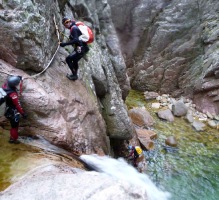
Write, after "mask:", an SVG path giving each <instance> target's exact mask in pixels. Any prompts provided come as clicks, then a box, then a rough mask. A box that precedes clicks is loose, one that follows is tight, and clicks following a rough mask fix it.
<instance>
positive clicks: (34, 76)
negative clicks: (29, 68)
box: [1, 15, 60, 80]
mask: <svg viewBox="0 0 219 200" xmlns="http://www.w3.org/2000/svg"><path fill="white" fill-rule="evenodd" d="M53 21H54V24H55V29H56V35H57V37H58V47H57V49H56V51H55V53H54V54H53V56H52V58H51V60H50V61H49V63H48V64H47V66H46V68H45V69H44V70H43V71H41V72H40V73H38V74H35V75H33V76H30V77H26V78H23V80H24V79H28V78H36V77H37V76H39V75H41V74H43V73H44V72H45V71H46V70H47V69H48V68H49V66H50V64H51V62H52V61H53V59H54V57H55V55H56V53H57V52H58V50H59V44H60V36H59V29H58V26H57V24H56V19H55V15H54V17H53ZM1 73H3V74H7V75H11V76H13V75H12V74H9V73H7V72H3V71H1Z"/></svg>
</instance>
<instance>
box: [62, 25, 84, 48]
mask: <svg viewBox="0 0 219 200" xmlns="http://www.w3.org/2000/svg"><path fill="white" fill-rule="evenodd" d="M70 33H71V34H70V37H69V38H70V41H69V42H65V43H63V44H64V45H65V46H66V45H73V44H75V45H76V46H82V41H81V40H79V36H80V35H81V31H80V30H79V28H78V27H77V26H76V25H74V26H72V28H71V31H70Z"/></svg>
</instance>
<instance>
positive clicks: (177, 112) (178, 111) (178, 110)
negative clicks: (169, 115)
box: [172, 101, 188, 117]
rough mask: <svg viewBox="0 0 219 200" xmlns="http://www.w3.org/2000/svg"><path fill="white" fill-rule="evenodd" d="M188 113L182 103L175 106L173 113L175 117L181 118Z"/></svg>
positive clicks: (179, 102)
mask: <svg viewBox="0 0 219 200" xmlns="http://www.w3.org/2000/svg"><path fill="white" fill-rule="evenodd" d="M187 111H188V108H187V107H186V105H185V104H184V103H183V102H182V101H177V102H176V103H175V104H173V107H172V112H173V114H174V116H177V117H181V116H185V115H186V113H187Z"/></svg>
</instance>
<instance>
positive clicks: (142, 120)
mask: <svg viewBox="0 0 219 200" xmlns="http://www.w3.org/2000/svg"><path fill="white" fill-rule="evenodd" d="M129 116H130V117H131V119H132V122H133V123H134V124H136V125H138V126H145V127H150V126H153V124H154V119H153V118H152V116H151V115H150V113H149V112H148V111H147V110H146V109H145V108H133V109H131V110H129Z"/></svg>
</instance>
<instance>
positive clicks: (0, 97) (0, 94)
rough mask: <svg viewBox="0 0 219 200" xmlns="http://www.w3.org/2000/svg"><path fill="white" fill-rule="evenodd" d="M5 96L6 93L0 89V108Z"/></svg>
mask: <svg viewBox="0 0 219 200" xmlns="http://www.w3.org/2000/svg"><path fill="white" fill-rule="evenodd" d="M6 96H7V93H6V92H5V91H4V90H3V89H2V88H0V106H1V105H2V104H3V103H4V102H5V97H6Z"/></svg>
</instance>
